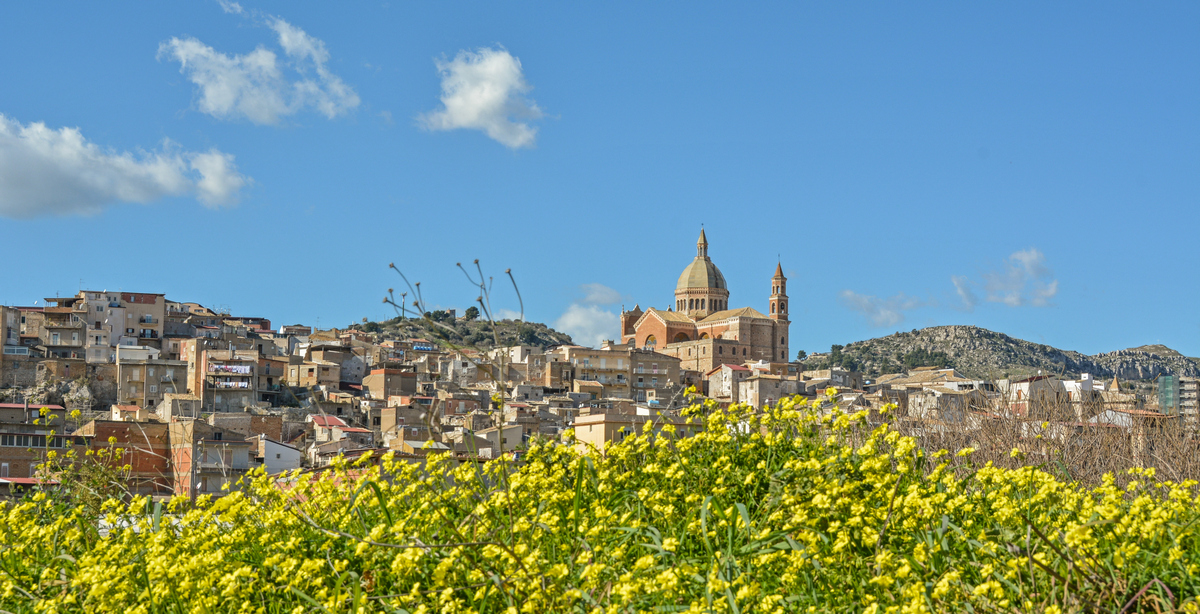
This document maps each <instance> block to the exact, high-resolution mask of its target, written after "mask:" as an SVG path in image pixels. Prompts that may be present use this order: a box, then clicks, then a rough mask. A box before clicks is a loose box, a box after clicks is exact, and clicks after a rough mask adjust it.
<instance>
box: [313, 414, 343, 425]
mask: <svg viewBox="0 0 1200 614" xmlns="http://www.w3.org/2000/svg"><path fill="white" fill-rule="evenodd" d="M309 417H310V418H312V423H313V424H315V425H317V426H325V427H330V426H338V427H341V426H346V422H345V421H344V420H342V419H341V418H339V417H337V416H321V415H317V414H313V415H311V416H309Z"/></svg>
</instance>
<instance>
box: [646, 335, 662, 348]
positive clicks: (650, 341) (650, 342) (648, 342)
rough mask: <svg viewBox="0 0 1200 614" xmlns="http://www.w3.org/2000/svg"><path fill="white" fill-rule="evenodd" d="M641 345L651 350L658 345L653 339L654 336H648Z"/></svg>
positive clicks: (656, 340)
mask: <svg viewBox="0 0 1200 614" xmlns="http://www.w3.org/2000/svg"><path fill="white" fill-rule="evenodd" d="M642 345H643V346H645V347H648V348H652V347H654V346H656V345H658V339H655V338H654V335H650V336H649V337H646V342H645V343H643V344H642Z"/></svg>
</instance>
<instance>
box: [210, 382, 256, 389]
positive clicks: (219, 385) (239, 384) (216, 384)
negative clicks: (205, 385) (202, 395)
mask: <svg viewBox="0 0 1200 614" xmlns="http://www.w3.org/2000/svg"><path fill="white" fill-rule="evenodd" d="M209 384H210V385H211V386H212V387H213V388H249V387H250V382H209Z"/></svg>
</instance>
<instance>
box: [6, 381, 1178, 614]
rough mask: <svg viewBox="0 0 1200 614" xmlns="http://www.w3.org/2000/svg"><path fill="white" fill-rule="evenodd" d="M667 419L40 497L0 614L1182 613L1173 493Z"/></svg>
mask: <svg viewBox="0 0 1200 614" xmlns="http://www.w3.org/2000/svg"><path fill="white" fill-rule="evenodd" d="M690 411H691V413H692V414H693V415H694V416H695V419H696V420H697V425H699V424H703V426H704V427H705V430H703V431H702V432H700V433H699V434H695V435H693V436H691V437H686V438H683V437H679V438H672V437H670V436H669V435H671V427H669V426H668V427H666V428H665V429H664V430H665V431H666V432H665V433H664V434H663V435H660V436H658V437H654V436H651V434H650V433H641V434H636V435H633V436H630V437H628V438H626V439H625V440H624V441H623V442H622V443H621V444H619V445H614V446H611V447H609V448H608V449H607V454H606V455H599V454H590V455H580V454H578V453H576V452H575V451H574V449H573V448H572V447H569V446H561V445H553V444H551V443H539V444H535V445H533V446H532V447H531V449H530V450H529V452H528V454H527V455H526V456H525V457H524V458H523V459H522V461H521V465H520V466H516V465H512V464H509V463H508V462H507V461H495V462H491V463H486V464H470V463H466V464H461V465H458V466H457V467H455V466H453V461H452V460H450V459H449V458H446V457H432V458H430V459H429V460H428V462H427V464H426V465H425V466H424V467H420V466H417V465H412V464H408V463H405V462H402V461H399V460H396V459H393V458H391V457H389V456H385V457H383V459H375V460H376V461H381V462H377V463H375V462H365V463H360V464H358V465H356V466H339V467H337V468H336V469H334V470H332V471H329V472H321V473H310V474H304V475H298V476H296V477H295V479H294V480H292V481H290V482H289V483H288V484H287V485H286V486H284V487H281V486H279V485H278V484H277V483H276V481H275V480H273V479H271V478H269V477H267V476H264V475H261V474H259V475H255V476H252V479H250V480H248V482H249V483H248V484H246V485H245V488H244V489H243V490H241V491H239V492H233V493H230V494H229V495H228V496H226V497H224V498H221V499H217V500H207V499H202V500H201V501H199V502H198V503H197V504H196V505H195V506H191V505H189V504H187V503H186V502H185V501H184V500H176V501H173V502H171V503H170V504H167V505H165V506H161V505H158V504H154V503H151V502H149V501H147V500H146V499H144V498H134V499H132V500H131V501H130V500H127V501H124V502H120V501H117V500H110V501H108V502H105V503H100V504H96V505H92V504H81V503H79V502H75V503H71V504H69V506H68V504H67V503H64V502H63V500H62V499H60V498H58V497H57V496H54V495H48V494H46V493H39V494H37V495H35V496H33V497H31V498H30V499H29V500H27V501H24V502H21V503H19V504H17V505H14V506H11V507H9V508H8V509H7V510H4V517H3V518H2V519H0V609H4V610H9V611H12V612H33V611H39V612H120V611H126V612H131V613H132V612H374V611H380V612H413V613H416V612H423V613H433V612H448V613H449V612H504V613H509V612H573V611H575V612H592V611H603V612H675V611H691V612H818V611H820V612H825V611H834V612H872V613H878V612H925V611H933V612H951V611H954V612H957V611H968V612H969V611H976V612H999V611H1004V612H1014V611H1020V612H1025V611H1033V612H1047V613H1051V612H1071V611H1104V612H1133V611H1142V612H1149V611H1157V612H1164V611H1178V610H1182V611H1193V612H1194V611H1197V602H1196V600H1195V595H1197V594H1198V593H1200V573H1198V572H1200V544H1198V543H1197V536H1198V534H1200V528H1198V527H1197V523H1196V521H1197V519H1200V510H1197V508H1196V484H1195V482H1190V481H1189V482H1186V483H1182V484H1174V483H1171V482H1163V481H1159V479H1158V476H1155V475H1154V472H1153V471H1152V470H1137V471H1135V474H1134V475H1133V476H1129V475H1126V476H1121V477H1122V478H1123V480H1122V487H1118V486H1117V482H1116V480H1115V479H1114V476H1109V477H1108V478H1106V479H1105V480H1104V481H1103V483H1101V484H1100V485H1099V486H1097V487H1092V488H1084V487H1082V486H1077V485H1074V484H1072V483H1068V482H1064V481H1060V480H1057V479H1056V478H1055V477H1053V476H1052V475H1050V474H1048V473H1045V472H1043V471H1042V470H1040V469H1039V468H1037V467H1019V468H998V467H995V466H993V465H992V464H991V463H988V464H986V465H985V466H976V465H975V464H974V463H973V461H972V452H971V450H969V449H963V450H958V451H953V452H947V451H937V452H931V453H927V452H925V451H923V450H921V449H920V448H919V447H917V445H916V443H915V440H913V439H911V438H907V437H903V436H901V435H900V434H899V433H897V432H896V431H894V430H892V429H891V428H890V427H889V426H887V425H883V426H877V427H874V428H872V427H870V426H869V425H866V424H865V419H866V416H865V414H855V415H847V414H844V413H841V412H839V411H837V410H836V409H835V410H833V411H829V410H823V411H817V410H815V409H813V408H811V407H809V406H808V405H807V404H806V403H805V402H803V401H802V400H796V401H792V400H785V401H783V402H781V403H780V404H779V406H778V407H776V408H772V409H769V410H766V411H765V412H755V411H753V410H751V409H750V408H748V407H744V406H735V407H733V408H731V409H730V410H728V411H721V410H716V409H713V408H711V407H700V406H697V407H692V408H691V409H690ZM676 434H677V435H681V433H676ZM97 515H99V516H102V517H103V518H104V519H105V520H106V522H104V523H98V522H97V520H98V518H97V517H96V516H97ZM98 526H104V527H107V528H106V529H105V530H104V531H103V532H102V531H100V530H99V529H98V528H97V527H98Z"/></svg>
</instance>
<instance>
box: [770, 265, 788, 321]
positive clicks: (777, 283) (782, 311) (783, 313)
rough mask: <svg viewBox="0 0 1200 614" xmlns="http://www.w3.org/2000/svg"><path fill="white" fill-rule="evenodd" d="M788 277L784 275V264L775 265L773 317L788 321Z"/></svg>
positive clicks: (772, 288) (772, 292) (772, 297)
mask: <svg viewBox="0 0 1200 614" xmlns="http://www.w3.org/2000/svg"><path fill="white" fill-rule="evenodd" d="M787 304H788V297H787V278H786V277H784V276H783V264H782V263H780V264H776V265H775V276H774V277H772V278H771V319H772V320H783V321H785V322H786V321H787V319H788V315H787Z"/></svg>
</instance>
